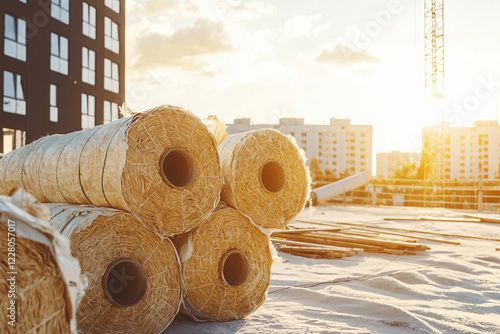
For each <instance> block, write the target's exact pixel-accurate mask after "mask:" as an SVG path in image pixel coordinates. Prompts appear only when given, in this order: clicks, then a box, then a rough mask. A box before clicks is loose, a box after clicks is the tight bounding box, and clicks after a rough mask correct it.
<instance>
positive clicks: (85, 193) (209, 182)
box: [0, 105, 222, 236]
mask: <svg viewBox="0 0 500 334" xmlns="http://www.w3.org/2000/svg"><path fill="white" fill-rule="evenodd" d="M165 156H166V157H169V159H170V160H169V159H167V158H165V160H163V157H165ZM18 187H22V188H24V189H26V190H28V191H29V192H30V193H32V194H33V195H34V196H35V197H36V198H37V199H38V200H40V201H41V202H45V203H71V204H94V205H96V206H101V207H112V208H116V209H121V210H124V211H128V212H133V213H134V214H135V215H137V216H138V217H140V218H141V221H142V223H143V224H144V226H145V227H146V228H148V229H150V230H152V231H155V232H158V233H160V234H163V235H167V236H168V235H173V234H178V233H182V232H185V231H187V230H189V229H191V228H193V227H195V226H198V225H199V224H201V223H202V222H203V221H204V220H205V219H206V218H207V217H208V216H209V215H210V213H211V212H212V211H213V210H214V208H215V205H216V203H217V202H218V199H219V194H220V189H221V187H222V176H221V167H220V161H219V154H218V152H217V143H216V141H215V138H214V137H213V136H212V135H211V134H210V132H209V131H208V129H207V128H206V127H205V126H204V125H203V123H202V122H201V120H200V119H199V118H197V117H196V116H194V115H193V114H192V113H191V112H189V111H186V110H184V109H182V108H179V107H174V106H168V105H165V106H160V107H157V108H153V109H150V110H148V111H146V112H144V113H138V114H135V115H134V116H130V117H127V118H122V119H119V120H117V121H115V122H113V123H110V124H106V125H101V126H97V127H94V128H92V129H89V130H85V131H79V132H73V133H70V134H67V135H53V136H48V137H43V138H41V139H39V140H38V141H36V142H33V143H31V144H29V145H27V146H25V147H23V148H20V149H17V150H14V151H12V152H10V153H8V154H6V155H5V156H4V157H3V158H2V159H0V195H2V194H8V193H9V191H11V190H12V189H13V188H18Z"/></svg>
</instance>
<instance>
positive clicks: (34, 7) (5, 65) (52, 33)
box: [0, 0, 125, 153]
mask: <svg viewBox="0 0 500 334" xmlns="http://www.w3.org/2000/svg"><path fill="white" fill-rule="evenodd" d="M0 27H1V29H3V30H2V36H3V43H0V44H1V46H0V76H1V79H0V91H1V92H3V107H2V110H1V111H0V131H1V136H0V152H2V153H7V152H10V151H11V150H13V149H15V148H17V147H20V146H22V145H25V144H27V143H30V142H32V141H33V140H36V139H38V138H40V137H41V136H44V135H47V134H52V133H68V132H71V131H76V130H81V129H87V128H90V127H93V126H95V125H99V124H103V123H108V122H111V121H113V120H116V119H118V118H119V113H118V106H119V105H120V104H121V103H123V101H124V98H125V0H84V1H82V0H71V1H70V0H2V3H1V4H0Z"/></svg>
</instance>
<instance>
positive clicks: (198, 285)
mask: <svg viewBox="0 0 500 334" xmlns="http://www.w3.org/2000/svg"><path fill="white" fill-rule="evenodd" d="M174 243H175V245H176V247H177V250H178V253H179V258H180V260H181V267H182V279H183V282H184V294H183V307H182V311H183V312H184V313H186V314H188V315H190V316H192V317H193V318H194V319H195V320H198V321H207V320H221V321H223V320H233V319H240V318H243V317H245V316H247V315H249V314H250V313H252V312H254V311H255V310H256V309H257V308H258V307H259V306H260V305H262V303H263V302H264V300H265V299H266V290H267V287H268V286H269V280H270V274H271V264H272V262H273V259H272V256H271V250H270V248H269V247H270V243H269V238H268V236H267V235H266V234H265V233H264V232H263V231H262V229H261V228H259V227H258V226H256V225H254V224H253V223H252V222H251V221H250V220H249V219H248V218H246V217H245V216H243V215H242V214H240V213H239V212H238V211H237V210H235V209H232V208H227V207H226V208H222V209H218V210H216V211H215V212H214V213H213V214H212V215H211V216H210V218H209V219H208V220H207V221H206V222H204V223H203V224H202V225H201V226H199V227H198V228H196V229H195V230H193V231H190V232H188V233H185V234H183V235H180V236H177V237H175V238H174Z"/></svg>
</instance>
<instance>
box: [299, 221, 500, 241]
mask: <svg viewBox="0 0 500 334" xmlns="http://www.w3.org/2000/svg"><path fill="white" fill-rule="evenodd" d="M295 221H299V222H304V223H309V224H318V225H326V226H331V225H332V224H335V225H338V224H341V225H350V226H363V227H369V228H376V229H382V230H391V231H402V232H410V233H420V234H432V235H440V236H443V237H456V238H464V239H476V240H486V241H500V239H499V238H487V237H477V236H471V235H463V234H449V233H439V232H430V231H422V230H411V229H405V228H396V227H387V226H378V225H370V224H361V223H323V222H311V221H303V220H297V219H296V220H295ZM380 232H383V231H380ZM412 237H414V238H416V239H420V237H417V236H412Z"/></svg>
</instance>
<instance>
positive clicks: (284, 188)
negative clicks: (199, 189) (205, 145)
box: [220, 129, 311, 228]
mask: <svg viewBox="0 0 500 334" xmlns="http://www.w3.org/2000/svg"><path fill="white" fill-rule="evenodd" d="M220 156H221V164H222V173H223V176H224V188H223V190H222V194H221V200H223V201H224V202H226V203H227V204H228V205H229V206H231V207H233V208H236V209H238V210H239V211H240V212H241V213H243V214H244V215H247V216H249V217H251V218H252V220H253V221H254V222H255V223H256V224H258V225H260V226H262V227H265V228H283V227H284V226H285V225H286V224H287V223H288V222H289V221H290V220H292V219H293V218H294V217H295V216H296V215H297V214H298V213H299V212H300V211H301V210H302V209H303V208H304V205H305V203H306V201H307V200H308V198H309V194H310V188H311V187H310V182H311V181H310V176H309V169H308V168H307V167H306V165H305V155H304V152H303V151H302V150H301V149H300V148H299V147H298V146H297V144H296V142H295V140H294V138H293V137H291V136H285V135H284V134H282V133H280V132H278V131H276V130H273V129H264V130H255V131H248V132H243V133H239V134H234V135H229V136H227V137H226V138H225V139H224V140H223V141H222V143H221V144H220Z"/></svg>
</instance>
